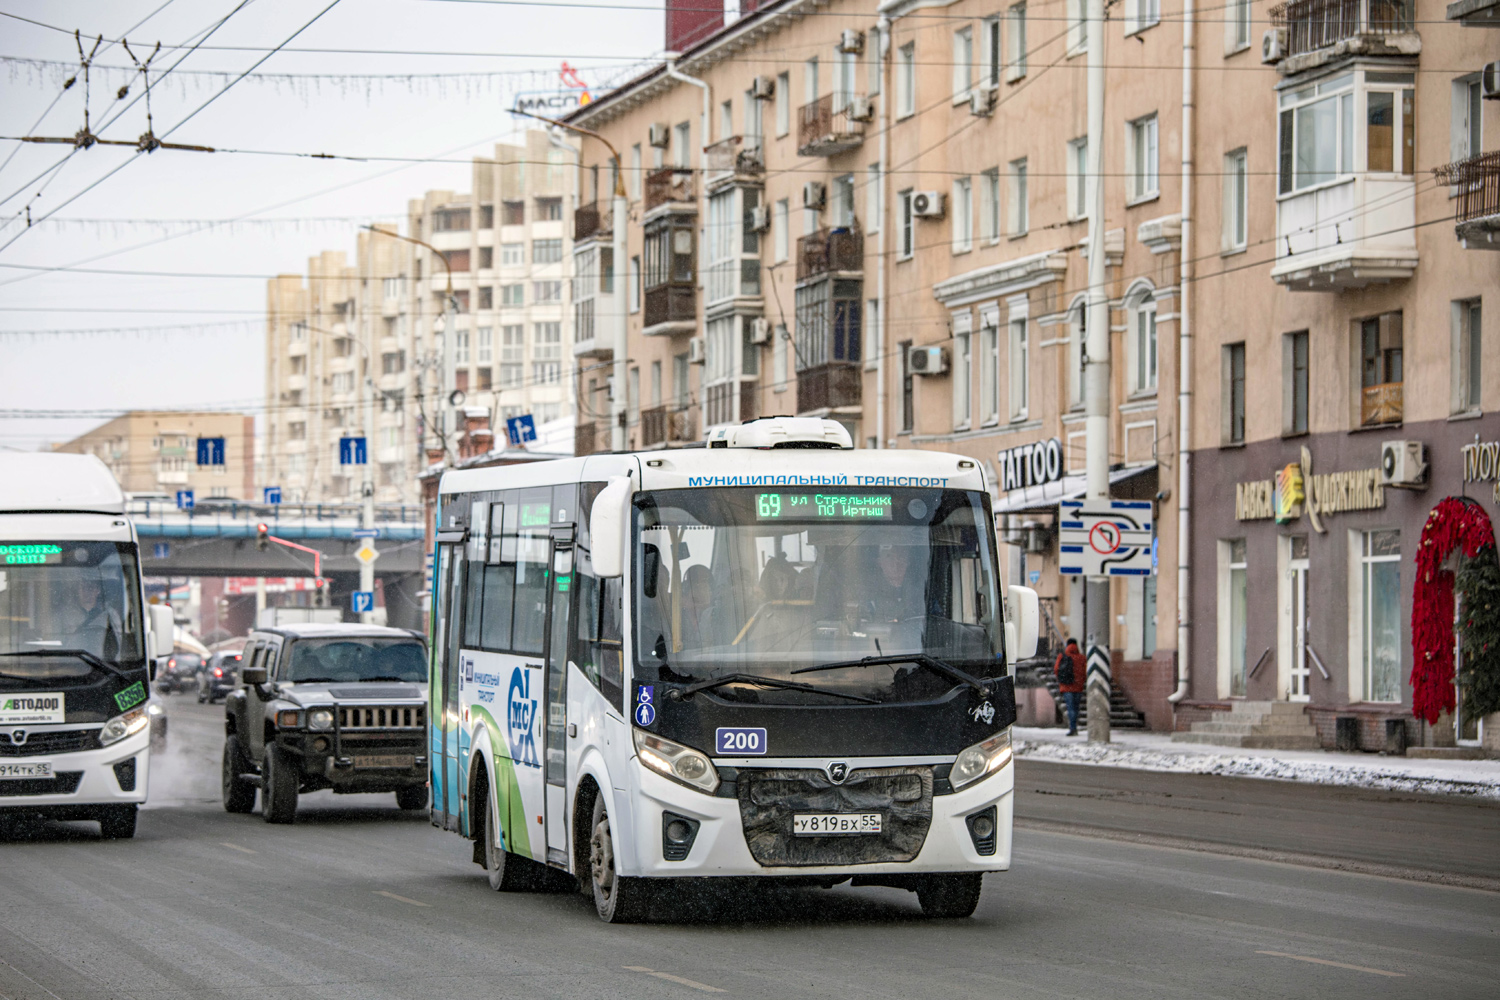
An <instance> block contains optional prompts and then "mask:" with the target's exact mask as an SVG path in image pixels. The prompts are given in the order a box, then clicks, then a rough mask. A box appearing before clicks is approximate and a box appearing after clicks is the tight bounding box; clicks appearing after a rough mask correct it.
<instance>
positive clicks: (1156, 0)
mask: <svg viewBox="0 0 1500 1000" xmlns="http://www.w3.org/2000/svg"><path fill="white" fill-rule="evenodd" d="M1160 20H1161V0H1125V34H1127V35H1131V34H1134V33H1135V32H1137V31H1144V30H1145V29H1147V28H1149V27H1151V26H1153V25H1155V24H1156V23H1157V22H1159V21H1160Z"/></svg>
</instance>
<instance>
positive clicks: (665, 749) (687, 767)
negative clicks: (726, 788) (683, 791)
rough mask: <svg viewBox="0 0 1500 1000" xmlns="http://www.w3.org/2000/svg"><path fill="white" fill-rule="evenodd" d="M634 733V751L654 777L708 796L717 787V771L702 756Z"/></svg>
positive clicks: (636, 731)
mask: <svg viewBox="0 0 1500 1000" xmlns="http://www.w3.org/2000/svg"><path fill="white" fill-rule="evenodd" d="M633 732H634V733H635V752H636V755H637V756H639V757H640V759H641V763H642V764H645V765H646V766H647V767H649V768H651V770H653V771H655V772H656V773H657V774H661V775H664V776H666V777H668V778H671V779H672V780H673V781H677V782H680V783H682V784H684V785H687V786H689V787H691V788H696V789H698V791H700V792H706V793H708V794H709V795H712V794H713V793H714V790H715V789H717V788H718V787H719V772H717V771H715V770H714V765H713V763H712V762H711V761H710V760H709V759H708V758H707V757H705V756H704V755H703V754H701V753H699V752H698V751H696V750H694V749H692V748H691V747H685V746H683V745H682V744H681V743H673V742H672V741H671V740H664V739H662V738H661V737H660V736H653V735H651V734H650V733H648V732H645V731H644V730H641V729H636V730H634V731H633Z"/></svg>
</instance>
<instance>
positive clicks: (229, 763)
mask: <svg viewBox="0 0 1500 1000" xmlns="http://www.w3.org/2000/svg"><path fill="white" fill-rule="evenodd" d="M249 769H250V764H249V762H248V761H246V760H245V751H243V750H241V749H240V738H239V737H238V736H227V737H225V738H224V779H223V791H224V811H225V812H232V813H247V812H249V811H250V810H252V809H254V808H255V786H254V785H252V784H250V782H248V781H246V780H245V778H244V774H245V772H246V771H248V770H249Z"/></svg>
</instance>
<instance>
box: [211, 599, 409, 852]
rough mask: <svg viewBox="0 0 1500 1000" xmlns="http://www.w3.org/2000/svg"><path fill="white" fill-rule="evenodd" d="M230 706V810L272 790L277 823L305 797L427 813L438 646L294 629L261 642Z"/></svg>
mask: <svg viewBox="0 0 1500 1000" xmlns="http://www.w3.org/2000/svg"><path fill="white" fill-rule="evenodd" d="M241 657H242V659H241V660H240V670H239V673H240V681H241V686H240V687H239V688H237V689H236V690H234V691H233V692H231V693H230V695H229V697H228V698H226V699H225V700H224V728H225V738H224V774H223V779H224V780H223V788H224V808H225V809H226V810H228V811H229V812H237V813H247V812H249V811H250V810H251V809H252V808H254V805H255V790H256V789H257V788H259V789H260V790H261V807H260V812H261V816H262V817H263V818H264V819H265V821H266V822H267V823H290V822H292V820H293V818H294V817H295V816H296V813H297V796H298V794H299V793H301V792H312V791H317V790H318V789H321V788H331V789H333V790H334V791H335V792H395V793H396V803H397V804H398V805H399V806H400V807H401V808H402V809H421V808H423V807H424V806H426V805H427V746H426V745H427V644H426V641H425V640H424V639H423V638H422V636H421V635H419V634H418V633H415V632H408V631H406V630H404V629H395V628H382V627H378V626H369V625H317V624H306V625H285V626H280V627H277V628H265V629H257V630H256V631H254V632H251V633H250V638H249V639H248V640H247V641H246V643H245V648H244V651H243V652H242V653H241Z"/></svg>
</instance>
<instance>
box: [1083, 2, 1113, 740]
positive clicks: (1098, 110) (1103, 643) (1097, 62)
mask: <svg viewBox="0 0 1500 1000" xmlns="http://www.w3.org/2000/svg"><path fill="white" fill-rule="evenodd" d="M1087 3H1088V18H1087V22H1086V23H1087V25H1088V33H1089V37H1088V112H1089V113H1088V118H1089V134H1088V143H1089V149H1088V171H1089V176H1088V188H1087V192H1086V193H1087V196H1088V203H1089V205H1088V208H1089V292H1088V314H1087V320H1086V323H1085V327H1086V332H1087V340H1086V354H1087V357H1088V365H1087V368H1086V369H1085V373H1086V377H1085V379H1084V397H1085V399H1086V400H1087V404H1086V407H1087V408H1086V410H1085V418H1084V419H1085V424H1084V427H1085V430H1086V431H1087V436H1086V439H1085V440H1086V445H1087V450H1086V455H1085V470H1086V472H1087V477H1086V478H1087V489H1086V491H1085V496H1086V497H1087V498H1088V500H1089V501H1093V502H1101V501H1108V500H1109V388H1110V363H1109V294H1108V289H1107V288H1106V287H1105V283H1104V281H1105V279H1104V176H1103V170H1104V0H1087ZM1084 586H1085V587H1086V588H1087V590H1086V595H1085V600H1084V626H1083V628H1084V645H1085V648H1086V650H1087V657H1088V685H1087V695H1086V698H1087V705H1088V727H1089V742H1090V743H1108V742H1109V691H1110V657H1109V633H1110V614H1109V580H1108V578H1106V577H1099V578H1093V577H1091V578H1088V580H1087V582H1086V583H1085V584H1084Z"/></svg>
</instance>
